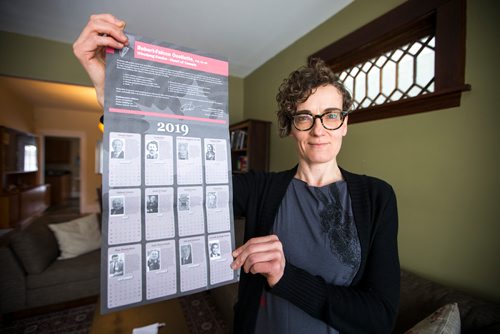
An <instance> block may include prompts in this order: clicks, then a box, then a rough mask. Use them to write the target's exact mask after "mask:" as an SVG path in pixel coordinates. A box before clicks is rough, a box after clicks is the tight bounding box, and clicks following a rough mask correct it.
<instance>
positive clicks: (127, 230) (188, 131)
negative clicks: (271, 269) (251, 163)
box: [101, 34, 238, 314]
mask: <svg viewBox="0 0 500 334" xmlns="http://www.w3.org/2000/svg"><path fill="white" fill-rule="evenodd" d="M127 35H128V39H129V45H127V46H126V47H124V48H123V49H121V50H114V49H108V50H106V87H105V100H104V127H105V131H104V138H103V166H104V168H103V179H102V181H103V186H102V189H103V194H102V198H103V206H102V208H103V212H102V236H103V238H102V240H103V241H102V252H101V282H102V284H101V313H103V314H104V313H108V312H113V311H117V310H121V309H124V308H128V307H132V306H138V305H142V304H147V303H154V302H157V301H161V300H165V299H170V298H175V297H178V296H183V295H187V294H191V293H195V292H199V291H201V290H207V289H211V288H215V287H218V286H221V285H224V284H229V283H233V282H236V281H237V280H238V275H237V274H238V273H237V272H236V271H233V270H232V269H231V268H230V264H231V262H232V256H231V251H232V250H233V249H234V248H235V241H234V227H233V213H232V196H231V193H232V182H231V180H232V179H231V173H232V171H231V155H230V153H231V151H230V141H229V131H228V126H229V123H228V122H229V117H228V106H227V102H228V95H227V88H228V62H227V60H225V59H224V58H223V57H220V56H216V55H212V54H208V53H205V52H200V51H197V50H193V49H189V48H185V47H181V46H177V45H174V44H171V43H167V42H161V41H156V40H152V39H149V38H146V37H142V36H137V35H133V34H127Z"/></svg>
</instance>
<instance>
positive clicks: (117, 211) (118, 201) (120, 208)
mask: <svg viewBox="0 0 500 334" xmlns="http://www.w3.org/2000/svg"><path fill="white" fill-rule="evenodd" d="M124 213H125V198H124V197H123V196H118V197H111V209H110V211H109V214H110V215H111V216H118V215H123V214H124Z"/></svg>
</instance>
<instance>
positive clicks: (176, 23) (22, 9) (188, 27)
mask: <svg viewBox="0 0 500 334" xmlns="http://www.w3.org/2000/svg"><path fill="white" fill-rule="evenodd" d="M351 1H352V0H308V1H303V0H253V1H241V0H240V1H238V0H212V1H208V0H182V1H179V0H178V1H173V0H170V1H168V0H143V1H138V0H81V1H71V0H44V1H33V0H2V1H0V30H3V31H9V32H16V33H20V34H24V35H29V36H36V37H43V38H47V39H51V40H56V41H61V42H67V43H73V41H74V40H75V39H76V38H77V37H78V35H79V33H80V31H81V30H82V28H83V27H84V26H85V24H86V23H87V21H88V19H89V17H90V15H91V14H95V13H107V12H109V13H112V14H114V15H115V16H116V17H118V18H120V19H123V20H124V21H126V22H127V28H126V29H127V31H129V32H131V33H135V34H138V35H143V36H147V37H150V38H154V39H158V40H162V41H168V42H171V43H175V44H178V45H183V46H186V47H190V48H194V49H199V50H203V51H208V52H212V53H215V54H218V55H221V56H225V57H227V58H228V59H229V64H230V67H229V69H230V75H232V76H236V77H240V78H243V77H245V76H247V75H248V74H250V73H251V72H252V71H253V70H255V69H256V68H258V67H259V66H261V65H262V64H264V63H265V62H266V61H267V60H269V59H270V58H272V57H273V56H275V55H276V54H278V53H279V52H280V51H281V50H283V49H285V48H286V47H288V46H289V45H290V44H292V43H293V42H294V41H296V40H297V39H299V38H300V37H302V36H304V35H305V34H307V33H308V32H310V31H311V30H313V29H314V28H316V27H317V26H318V25H320V24H321V23H323V22H324V21H326V20H327V19H328V18H330V17H331V16H333V15H334V14H335V13H337V12H338V11H339V10H341V9H342V8H344V7H345V6H346V5H347V4H349V3H350V2H351Z"/></svg>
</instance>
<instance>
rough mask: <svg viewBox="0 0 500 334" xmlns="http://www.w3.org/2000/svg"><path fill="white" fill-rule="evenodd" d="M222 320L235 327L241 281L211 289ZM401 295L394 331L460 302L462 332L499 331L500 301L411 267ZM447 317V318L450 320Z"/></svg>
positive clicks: (238, 228)
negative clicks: (234, 312) (484, 296)
mask: <svg viewBox="0 0 500 334" xmlns="http://www.w3.org/2000/svg"><path fill="white" fill-rule="evenodd" d="M244 224H245V221H244V219H237V220H235V241H236V245H241V244H242V243H243V230H244ZM210 293H211V295H212V297H213V299H214V302H215V303H216V305H217V308H218V310H219V311H220V313H221V315H222V317H223V319H224V320H225V321H226V323H227V324H228V328H232V322H233V305H234V304H235V303H236V301H237V296H238V283H233V284H229V285H225V286H222V287H218V288H216V289H212V290H210ZM400 293H401V298H400V307H399V313H398V317H397V319H396V324H395V327H394V330H393V334H400V333H405V332H407V331H409V330H410V329H414V328H415V326H416V325H417V324H418V323H419V322H425V320H430V321H429V322H435V323H436V322H437V320H436V317H432V316H431V315H432V314H436V313H439V312H436V311H438V310H439V309H441V310H442V308H444V307H445V306H447V305H450V304H452V303H457V306H458V312H457V313H459V318H460V320H459V323H460V324H459V326H460V328H461V333H465V334H468V333H471V334H472V333H474V334H475V333H477V334H489V333H500V304H499V303H495V302H492V301H489V300H485V299H483V298H479V297H476V296H473V295H471V294H468V293H465V292H463V291H459V290H457V289H453V288H451V287H448V286H445V285H442V284H438V283H437V282H434V281H432V280H429V279H426V278H424V277H422V276H420V275H417V274H415V273H412V272H411V271H409V270H405V269H401V292H400ZM447 320H448V319H447ZM411 333H412V334H417V333H454V332H453V331H451V330H449V331H442V332H441V331H430V330H428V328H427V330H422V331H419V330H413V331H412V332H411Z"/></svg>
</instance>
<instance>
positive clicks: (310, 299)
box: [233, 167, 400, 334]
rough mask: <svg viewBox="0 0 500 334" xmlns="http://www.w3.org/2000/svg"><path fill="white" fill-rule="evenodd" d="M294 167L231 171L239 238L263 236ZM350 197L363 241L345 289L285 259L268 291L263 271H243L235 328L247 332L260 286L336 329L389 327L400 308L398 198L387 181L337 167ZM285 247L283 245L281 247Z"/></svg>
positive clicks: (374, 330) (375, 330) (385, 330)
mask: <svg viewBox="0 0 500 334" xmlns="http://www.w3.org/2000/svg"><path fill="white" fill-rule="evenodd" d="M296 171H297V167H295V168H294V169H291V170H288V171H284V172H280V173H263V172H260V173H254V172H250V173H246V174H243V175H236V176H234V177H233V194H234V198H233V209H234V214H235V215H236V216H244V217H246V225H245V241H247V240H248V239H250V238H253V237H257V236H263V235H268V234H269V233H270V231H271V228H272V226H273V223H274V218H275V215H276V213H277V212H278V208H279V206H280V204H281V200H282V199H283V197H284V195H285V192H286V190H287V188H288V185H289V183H290V182H291V180H292V178H293V177H294V175H295V173H296ZM341 172H342V175H343V177H344V179H345V181H346V182H347V187H348V190H349V194H350V196H351V202H352V209H353V213H354V220H355V222H356V227H357V229H358V233H359V238H360V243H361V265H360V268H359V271H358V273H357V274H356V276H355V277H354V280H353V282H352V284H351V286H349V287H342V286H335V285H331V284H327V283H326V282H325V281H324V280H323V279H322V278H321V277H318V276H313V275H311V274H309V273H308V272H306V271H304V270H302V269H300V268H297V267H295V266H294V265H293V264H292V263H290V262H286V265H285V272H284V275H283V277H282V278H281V280H280V281H279V282H278V283H277V284H276V285H275V286H274V287H273V288H272V289H270V288H269V286H268V285H267V283H266V280H265V278H264V277H263V276H262V275H253V274H245V272H244V271H243V270H242V271H241V277H240V283H239V296H238V302H237V304H236V306H235V317H234V333H235V334H236V333H237V334H240V333H253V332H254V329H255V322H256V318H257V312H258V307H259V299H260V295H261V293H262V289H263V288H266V289H270V290H269V291H270V292H271V293H274V294H276V295H277V296H280V297H282V298H285V299H287V300H288V301H290V302H291V303H293V304H295V305H296V306H298V307H299V308H301V309H302V310H304V311H305V312H307V313H308V314H310V315H311V316H313V317H315V318H318V319H321V320H322V321H324V322H326V323H327V324H329V325H330V326H332V327H333V328H335V329H337V330H339V331H340V333H384V334H386V333H390V332H391V330H392V327H393V325H394V321H395V318H396V315H397V311H398V306H399V277H400V276H399V275H400V273H399V257H398V248H397V229H398V216H397V206H396V196H395V194H394V191H393V189H392V187H391V186H390V185H389V184H387V183H386V182H384V181H382V180H379V179H376V178H373V177H369V176H364V175H357V174H353V173H350V172H347V171H345V170H343V169H341ZM283 247H284V248H286V245H283Z"/></svg>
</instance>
